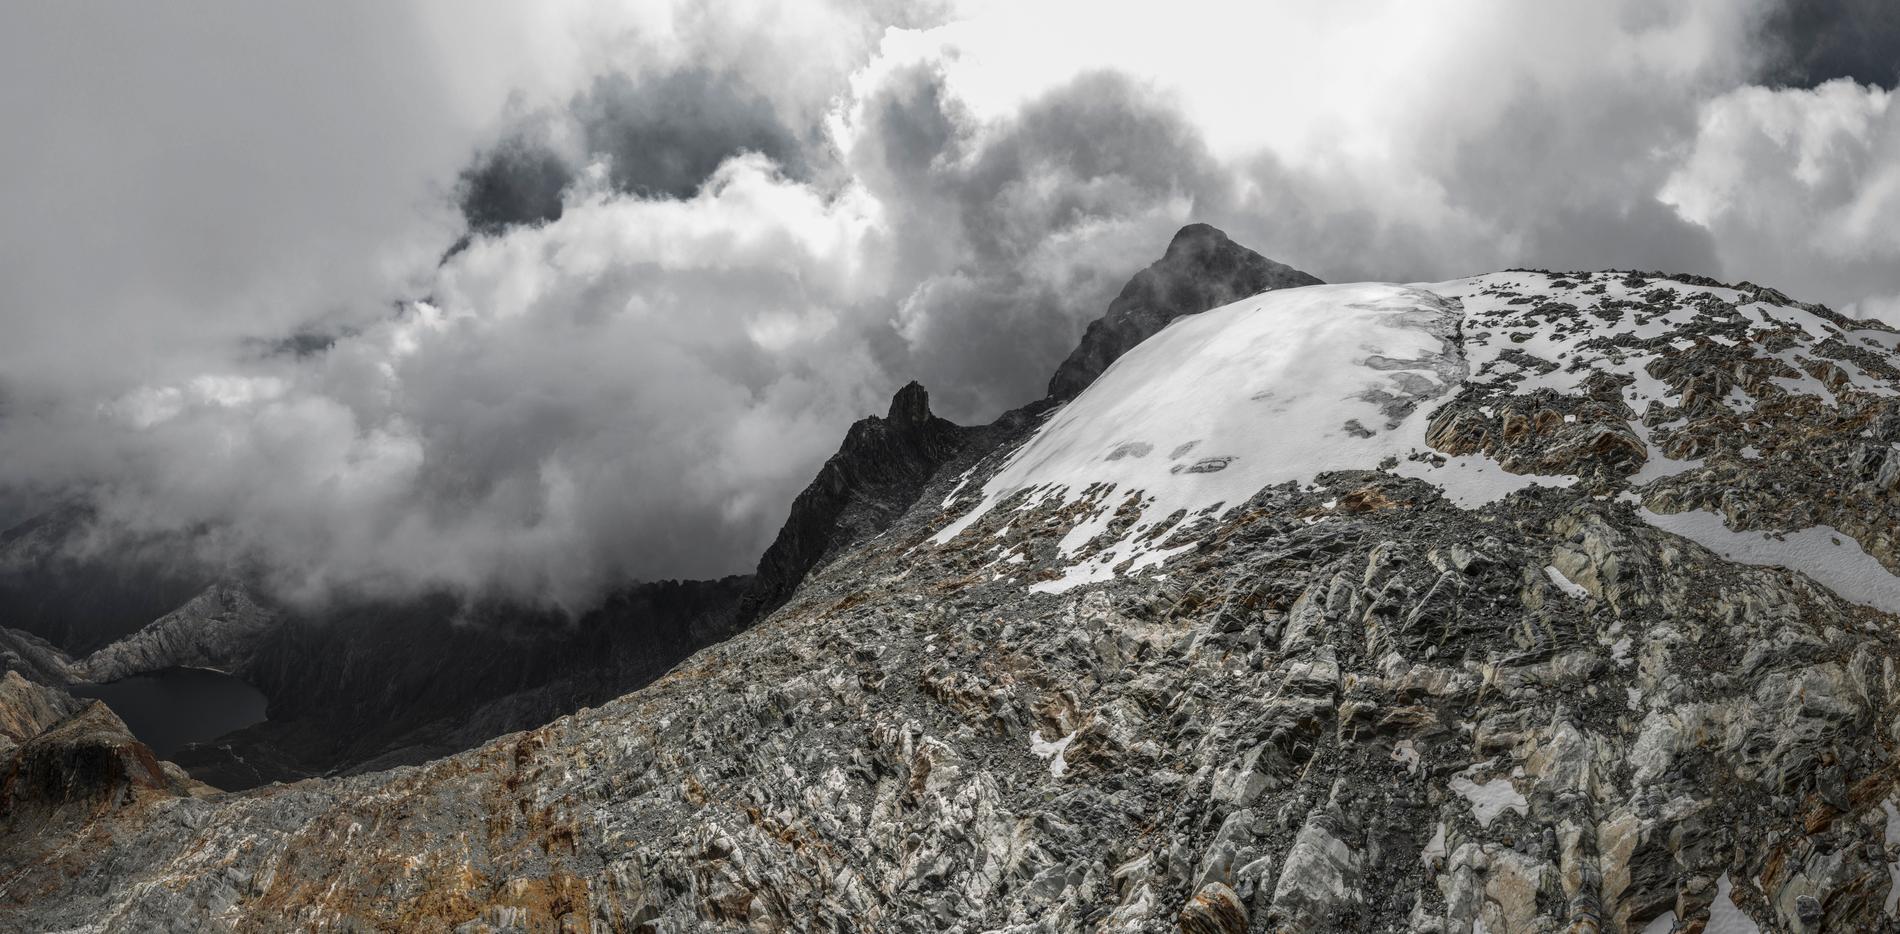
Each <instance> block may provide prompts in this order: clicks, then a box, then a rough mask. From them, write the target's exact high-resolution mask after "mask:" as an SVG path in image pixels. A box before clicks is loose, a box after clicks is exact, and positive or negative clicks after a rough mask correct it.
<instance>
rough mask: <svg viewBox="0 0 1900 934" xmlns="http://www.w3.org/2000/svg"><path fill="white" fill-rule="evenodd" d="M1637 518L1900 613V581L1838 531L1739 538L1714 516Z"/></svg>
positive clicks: (1722, 552)
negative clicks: (1808, 578)
mask: <svg viewBox="0 0 1900 934" xmlns="http://www.w3.org/2000/svg"><path fill="white" fill-rule="evenodd" d="M1636 512H1637V514H1639V515H1641V516H1642V517H1643V518H1644V519H1645V520H1647V521H1648V522H1649V524H1651V525H1653V526H1655V527H1657V528H1659V529H1662V530H1663V531H1665V532H1673V533H1675V534H1677V535H1680V536H1682V537H1683V538H1686V539H1688V540H1690V541H1692V542H1695V543H1696V544H1698V545H1701V546H1703V547H1704V548H1707V549H1709V550H1710V551H1713V552H1715V553H1716V554H1719V555H1721V556H1722V557H1724V558H1727V559H1729V560H1730V561H1735V562H1738V563H1740V564H1753V565H1758V566H1767V567H1783V568H1787V569H1789V570H1791V571H1800V572H1801V573H1803V574H1806V575H1807V576H1809V577H1811V578H1813V579H1814V580H1815V582H1816V583H1819V584H1820V585H1821V586H1823V587H1826V588H1827V589H1829V590H1832V591H1834V593H1835V594H1837V595H1839V596H1840V597H1841V598H1842V599H1844V600H1848V601H1851V602H1853V603H1858V604H1861V605H1862V606H1870V607H1873V608H1874V609H1877V610H1881V611H1883V612H1887V613H1900V577H1896V576H1894V573H1893V572H1892V571H1889V570H1887V568H1886V566H1885V565H1882V564H1881V563H1880V562H1879V561H1877V560H1875V559H1874V557H1873V556H1872V555H1869V554H1868V553H1866V552H1865V551H1862V550H1861V548H1860V543H1858V542H1856V541H1854V539H1852V538H1851V537H1849V536H1846V535H1843V534H1841V533H1840V532H1838V531H1836V530H1835V529H1833V528H1831V527H1829V526H1825V525H1817V526H1813V527H1810V528H1805V529H1800V530H1797V531H1793V532H1783V533H1778V534H1779V535H1780V537H1779V538H1773V537H1770V535H1769V533H1766V532H1736V531H1733V530H1731V529H1730V528H1729V527H1728V525H1727V524H1726V523H1724V522H1723V521H1722V517H1721V516H1719V515H1716V514H1715V513H1712V512H1706V511H1703V510H1691V511H1688V512H1677V513H1657V512H1651V511H1649V509H1647V508H1645V507H1638V508H1637V510H1636Z"/></svg>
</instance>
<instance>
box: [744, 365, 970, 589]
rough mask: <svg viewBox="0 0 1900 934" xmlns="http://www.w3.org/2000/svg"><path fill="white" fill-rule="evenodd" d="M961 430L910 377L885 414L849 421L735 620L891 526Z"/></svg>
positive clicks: (766, 559)
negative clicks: (941, 415) (933, 409)
mask: <svg viewBox="0 0 1900 934" xmlns="http://www.w3.org/2000/svg"><path fill="white" fill-rule="evenodd" d="M967 433H968V432H966V431H965V430H964V429H962V428H959V427H958V426H957V425H955V424H953V423H951V422H949V421H948V420H946V419H942V418H938V417H937V416H935V415H932V414H931V412H930V395H929V393H927V392H926V391H925V390H924V387H923V386H922V385H921V384H919V383H915V382H913V383H909V384H907V385H906V386H904V388H902V389H900V390H898V391H897V395H895V396H893V397H892V398H891V408H890V412H889V414H887V415H885V416H884V417H883V418H878V417H876V416H871V417H869V418H865V419H862V420H860V421H859V422H858V423H857V424H855V425H852V426H851V430H850V431H849V432H848V433H847V434H846V435H845V439H844V444H842V445H841V446H840V447H839V448H838V453H836V454H834V455H832V456H831V459H830V460H828V461H826V462H825V465H824V467H822V468H820V469H819V471H818V476H817V477H816V478H815V479H813V480H812V482H811V484H810V485H809V486H807V487H805V489H804V490H803V491H802V492H800V493H799V494H798V498H797V499H796V500H794V501H793V502H792V510H791V516H790V517H789V518H787V519H786V520H785V525H784V526H782V527H780V529H779V533H778V536H777V537H776V538H775V539H773V541H772V544H771V546H770V547H769V548H767V549H766V551H765V555H764V556H763V557H761V558H760V559H759V568H758V572H757V573H755V574H754V575H753V577H752V585H751V587H750V588H749V589H748V590H747V592H746V595H745V597H744V599H743V600H742V601H741V603H740V609H739V617H740V620H741V625H743V624H746V623H750V622H752V621H753V620H756V619H758V618H760V617H762V616H764V615H765V614H767V613H770V612H772V611H773V610H776V609H778V608H779V607H780V606H782V605H784V603H785V601H786V600H787V599H789V598H790V597H791V595H792V592H793V591H795V590H797V589H798V585H799V584H800V583H802V582H803V581H804V579H805V575H807V574H809V573H811V570H812V569H813V568H815V567H817V566H818V565H819V564H821V563H822V562H824V561H826V560H828V559H830V558H832V557H834V556H836V555H837V554H838V553H839V552H840V551H842V550H844V549H845V548H848V547H850V546H852V545H855V544H857V543H858V542H861V541H863V540H864V539H866V538H869V537H871V536H872V535H875V534H877V533H878V532H882V531H884V530H885V529H886V528H888V527H890V524H891V523H892V522H894V521H896V520H897V518H898V517H899V516H901V515H903V513H904V510H906V509H909V508H910V506H911V504H912V503H914V502H916V500H917V494H918V493H919V492H920V491H922V490H923V487H924V484H926V483H928V482H929V481H930V478H931V477H932V476H933V475H934V474H935V473H936V470H937V467H938V466H939V465H941V464H942V463H943V462H944V461H946V460H948V459H949V458H950V457H951V456H952V455H954V454H955V453H956V451H957V448H958V447H959V446H960V445H961V443H962V442H963V440H964V437H965V435H966V434H967Z"/></svg>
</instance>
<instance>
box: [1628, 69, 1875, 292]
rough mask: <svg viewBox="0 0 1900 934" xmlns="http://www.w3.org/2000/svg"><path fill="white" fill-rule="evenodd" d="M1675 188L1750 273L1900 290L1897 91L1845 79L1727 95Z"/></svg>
mask: <svg viewBox="0 0 1900 934" xmlns="http://www.w3.org/2000/svg"><path fill="white" fill-rule="evenodd" d="M1663 197H1664V199H1665V200H1667V201H1668V202H1669V203H1670V204H1672V205H1674V206H1675V208H1676V210H1677V211H1679V212H1680V213H1681V215H1682V216H1683V217H1684V218H1686V219H1688V220H1689V221H1691V222H1693V223H1695V224H1697V225H1699V226H1701V227H1703V228H1705V229H1707V230H1709V231H1710V232H1711V233H1712V235H1713V236H1714V238H1715V241H1716V242H1717V243H1718V244H1719V245H1720V250H1721V254H1722V255H1721V259H1722V264H1723V267H1724V268H1725V269H1729V270H1733V271H1735V272H1736V273H1737V274H1738V275H1744V276H1746V277H1748V278H1751V279H1755V280H1756V281H1762V282H1768V283H1771V284H1774V285H1776V286H1778V287H1780V288H1782V289H1783V290H1784V291H1787V292H1789V293H1790V294H1796V295H1807V296H1815V297H1818V298H1822V299H1825V300H1827V301H1829V302H1833V303H1836V304H1841V305H1850V306H1851V305H1864V306H1865V307H1866V308H1869V309H1872V308H1875V307H1891V306H1890V304H1889V303H1887V302H1885V301H1884V300H1882V299H1881V298H1880V296H1882V295H1886V296H1891V295H1892V294H1894V293H1895V292H1900V281H1897V279H1900V273H1896V270H1897V269H1900V231H1896V229H1895V228H1894V225H1893V224H1892V222H1891V220H1890V219H1891V218H1893V217H1895V216H1900V107H1896V106H1895V104H1894V92H1891V91H1886V90H1882V89H1880V88H1876V87H1871V86H1867V85H1860V84H1856V83H1854V82H1853V81H1851V80H1847V79H1839V80H1835V81H1830V82H1827V83H1826V84H1823V85H1821V86H1819V87H1816V88H1813V89H1807V90H1804V89H1797V88H1780V89H1770V88H1765V87H1744V88H1738V89H1736V90H1733V91H1731V92H1729V93H1726V94H1723V95H1721V96H1719V97H1716V98H1714V99H1712V100H1710V101H1709V102H1708V103H1707V104H1706V105H1705V106H1704V108H1703V109H1702V112H1701V120H1700V126H1699V128H1698V132H1697V135H1696V140H1695V145H1694V147H1693V149H1692V150H1691V152H1690V154H1689V156H1688V158H1687V159H1686V160H1684V162H1683V163H1682V165H1681V166H1680V167H1679V168H1678V169H1677V170H1676V171H1675V172H1674V173H1673V174H1672V175H1671V176H1670V178H1669V180H1668V183H1667V185H1666V187H1665V188H1664V190H1663Z"/></svg>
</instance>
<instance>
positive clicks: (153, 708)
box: [72, 668, 264, 759]
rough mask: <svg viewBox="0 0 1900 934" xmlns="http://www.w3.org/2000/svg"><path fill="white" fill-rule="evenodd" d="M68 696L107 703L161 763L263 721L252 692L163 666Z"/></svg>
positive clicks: (212, 676) (220, 678)
mask: <svg viewBox="0 0 1900 934" xmlns="http://www.w3.org/2000/svg"><path fill="white" fill-rule="evenodd" d="M72 692H73V693H74V694H76V695H78V696H80V697H96V698H98V699H100V700H102V701H105V702H106V706H108V707H111V708H112V712H113V713H116V714H118V715H119V719H121V720H124V721H125V725H126V726H127V727H130V728H131V730H132V735H133V736H136V737H138V738H139V740H140V741H141V742H143V743H145V745H147V746H150V747H152V751H153V752H155V753H157V754H158V756H159V758H161V759H162V758H165V757H167V756H169V755H171V754H172V753H173V752H176V751H177V750H178V749H179V748H180V747H182V746H184V745H185V744H187V743H202V742H204V741H206V740H209V739H215V738H217V737H219V736H223V735H224V734H226V733H229V732H231V731H232V730H235V729H238V728H240V727H247V726H250V725H251V724H253V723H259V722H262V721H263V719H264V695H262V694H260V693H258V691H257V689H256V688H254V687H251V686H250V685H248V684H245V683H244V682H243V681H240V680H238V679H237V678H233V677H231V676H230V675H227V674H223V673H221V672H216V671H206V670H204V669H202V668H166V669H163V670H161V671H155V672H152V673H151V674H146V675H137V676H134V677H131V678H125V679H123V680H119V681H113V682H111V683H109V684H82V685H78V686H76V687H74V688H73V689H72Z"/></svg>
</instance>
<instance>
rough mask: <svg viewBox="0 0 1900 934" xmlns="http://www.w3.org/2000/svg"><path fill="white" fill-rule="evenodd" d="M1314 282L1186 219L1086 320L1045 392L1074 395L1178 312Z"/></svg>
mask: <svg viewBox="0 0 1900 934" xmlns="http://www.w3.org/2000/svg"><path fill="white" fill-rule="evenodd" d="M1319 284H1320V280H1319V279H1318V278H1316V277H1314V276H1310V275H1307V274H1306V273H1303V272H1301V271H1299V270H1297V269H1294V268H1293V267H1291V266H1288V265H1285V264H1283V263H1276V262H1274V261H1273V260H1270V259H1267V258H1266V257H1264V256H1261V255H1260V254H1258V253H1255V252H1254V251H1252V250H1249V249H1247V248H1246V247H1244V246H1241V245H1240V244H1238V243H1235V242H1234V241H1232V240H1229V239H1228V238H1227V235H1226V234H1225V233H1222V232H1221V231H1220V230H1219V229H1218V228H1215V227H1211V226H1209V225H1207V224H1189V225H1188V226H1186V227H1183V228H1181V230H1180V232H1178V233H1176V234H1175V235H1174V240H1173V242H1171V243H1169V244H1168V251H1167V252H1166V253H1165V254H1163V255H1162V257H1161V258H1160V259H1158V260H1155V262H1154V263H1153V265H1150V266H1149V267H1148V268H1147V269H1144V270H1142V271H1141V272H1138V273H1136V274H1135V277H1134V278H1133V279H1130V280H1128V284H1127V285H1125V286H1123V287H1122V291H1121V294H1120V295H1118V296H1116V297H1115V301H1114V302H1113V303H1112V304H1110V305H1109V306H1108V312H1107V313H1106V314H1104V315H1102V317H1100V318H1098V319H1096V320H1095V321H1092V322H1090V323H1089V326H1088V330H1087V331H1086V332H1084V333H1083V335H1082V342H1081V343H1080V344H1079V345H1077V347H1076V348H1075V350H1074V351H1073V352H1072V353H1070V354H1069V358H1068V359H1067V360H1064V361H1062V366H1060V367H1058V368H1057V369H1056V374H1055V376H1054V377H1053V378H1051V379H1050V380H1049V396H1050V397H1051V398H1053V399H1056V400H1058V401H1066V400H1069V399H1073V398H1075V396H1076V394H1078V393H1080V392H1081V391H1082V390H1084V389H1087V388H1088V386H1089V384H1090V383H1093V382H1095V378H1096V377H1097V376H1100V375H1102V371H1103V370H1106V369H1108V365H1109V364H1111V363H1114V362H1115V360H1116V358H1118V357H1120V356H1121V355H1122V354H1124V353H1127V352H1128V349H1129V348H1131V347H1133V346H1135V345H1136V344H1139V343H1141V342H1142V341H1144V340H1147V339H1148V338H1149V337H1150V336H1152V335H1153V334H1154V333H1155V332H1157V331H1160V330H1161V329H1162V328H1164V327H1166V326H1167V324H1168V322H1170V321H1173V320H1174V319H1176V318H1179V317H1181V316H1182V315H1194V314H1200V313H1201V312H1203V311H1206V310H1208V309H1210V308H1218V307H1220V306H1222V305H1225V304H1227V303H1229V302H1233V301H1238V300H1240V299H1243V298H1246V297H1247V296H1249V295H1256V294H1259V293H1261V292H1265V291H1267V290H1269V289H1288V288H1294V287H1297V286H1302V285H1319Z"/></svg>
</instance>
